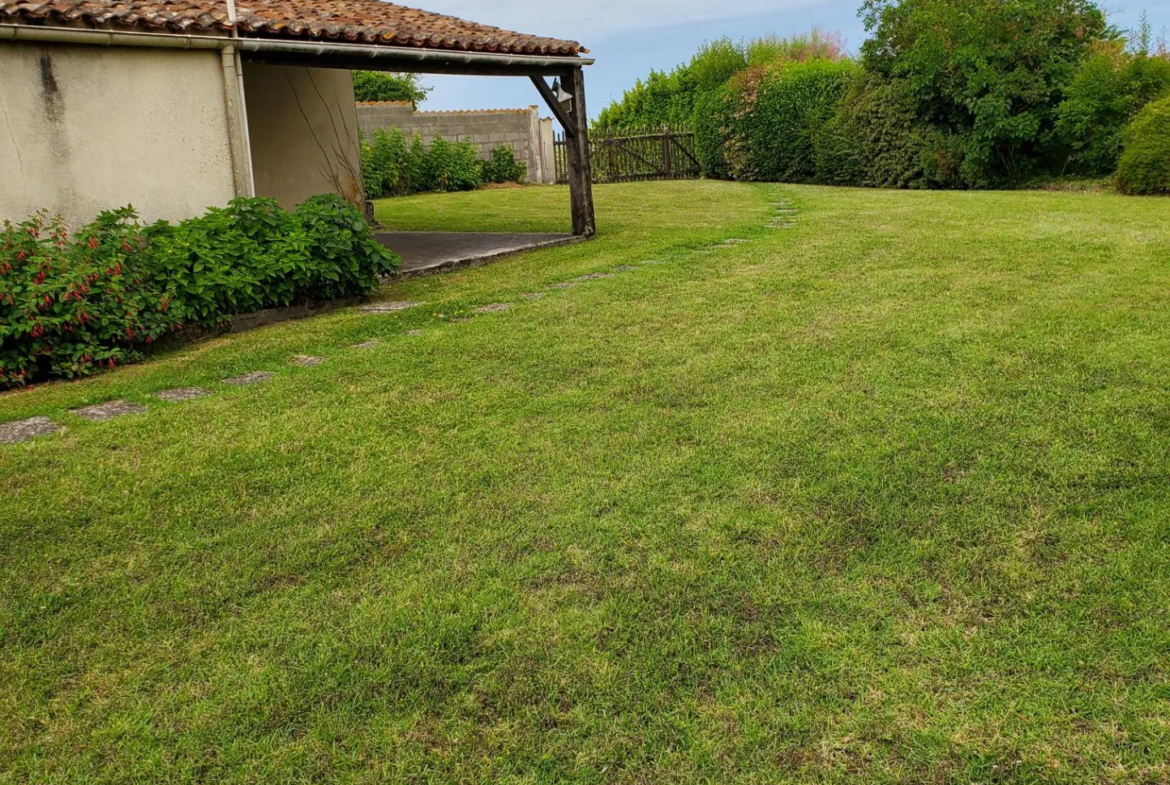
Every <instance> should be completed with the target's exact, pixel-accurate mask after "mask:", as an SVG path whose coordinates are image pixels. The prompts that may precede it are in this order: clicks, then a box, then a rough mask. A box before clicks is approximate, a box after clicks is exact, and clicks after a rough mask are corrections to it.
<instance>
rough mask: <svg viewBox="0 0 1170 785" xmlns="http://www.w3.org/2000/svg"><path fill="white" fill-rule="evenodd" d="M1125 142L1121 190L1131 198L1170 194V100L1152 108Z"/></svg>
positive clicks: (1119, 167) (1119, 176) (1134, 125)
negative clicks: (1140, 195)
mask: <svg viewBox="0 0 1170 785" xmlns="http://www.w3.org/2000/svg"><path fill="white" fill-rule="evenodd" d="M1124 140H1125V149H1124V151H1123V152H1122V153H1121V160H1120V161H1119V162H1118V165H1117V187H1118V188H1119V189H1120V190H1121V191H1123V192H1124V193H1129V194H1170V96H1167V97H1166V98H1162V99H1160V100H1158V101H1154V102H1153V103H1151V104H1148V105H1147V106H1146V108H1145V109H1143V110H1142V111H1141V112H1140V113H1139V114H1138V116H1137V117H1136V118H1134V121H1133V122H1132V123H1131V124H1130V125H1129V127H1128V128H1127V129H1126V130H1125V134H1124Z"/></svg>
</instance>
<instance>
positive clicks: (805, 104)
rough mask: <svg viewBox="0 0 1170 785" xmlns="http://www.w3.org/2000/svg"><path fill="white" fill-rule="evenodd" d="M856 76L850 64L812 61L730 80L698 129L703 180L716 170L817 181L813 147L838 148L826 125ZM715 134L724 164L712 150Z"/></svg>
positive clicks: (752, 177)
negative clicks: (705, 164)
mask: <svg viewBox="0 0 1170 785" xmlns="http://www.w3.org/2000/svg"><path fill="white" fill-rule="evenodd" d="M856 74H857V66H856V65H855V64H854V63H852V62H848V61H845V62H833V61H829V60H813V61H810V62H807V63H787V64H784V65H781V66H778V67H769V68H758V69H751V70H748V71H746V72H744V73H742V74H739V75H738V76H736V77H735V78H734V79H732V80H731V83H730V86H729V87H728V88H727V89H726V90H724V91H723V93H722V95H717V96H716V98H715V99H713V103H712V104H711V105H710V107H709V109H710V112H709V117H707V118H705V119H704V120H703V122H702V123H701V126H702V130H700V131H699V134H700V137H701V142H700V148H701V149H702V151H703V154H704V157H705V159H706V160H707V161H708V167H709V168H708V174H711V175H715V174H717V172H718V169H719V167H720V166H721V164H722V165H725V168H726V172H727V174H728V175H729V176H731V177H733V178H735V179H737V180H769V181H783V182H817V181H818V164H817V161H818V157H820V158H821V159H822V160H828V159H827V158H826V156H824V155H821V156H818V149H819V148H820V147H822V146H824V145H832V146H834V147H835V146H837V145H839V144H840V142H841V139H840V137H839V136H834V135H833V133H832V130H833V129H832V127H831V124H832V122H833V120H834V117H835V115H836V113H837V107H838V105H839V104H840V102H841V99H842V97H843V96H844V95H845V94H846V92H847V91H848V90H849V87H850V84H851V83H852V80H853V79H854V77H855V75H856ZM713 126H715V127H717V128H718V130H717V131H716V130H715V128H714V127H713ZM716 135H718V136H720V137H722V145H723V149H722V162H720V158H719V153H717V152H716V151H715V149H714V147H713V144H714V142H713V140H714V139H715V137H716ZM822 168H824V167H823V166H822Z"/></svg>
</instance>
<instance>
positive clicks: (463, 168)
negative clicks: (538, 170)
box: [361, 128, 528, 199]
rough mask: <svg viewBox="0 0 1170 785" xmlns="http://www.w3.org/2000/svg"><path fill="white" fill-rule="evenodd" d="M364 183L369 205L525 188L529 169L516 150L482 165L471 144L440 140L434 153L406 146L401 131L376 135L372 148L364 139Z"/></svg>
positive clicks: (497, 152) (500, 151)
mask: <svg viewBox="0 0 1170 785" xmlns="http://www.w3.org/2000/svg"><path fill="white" fill-rule="evenodd" d="M361 157H362V180H363V182H364V183H365V191H366V198H367V199H380V198H382V197H386V196H405V195H408V194H414V193H431V192H434V191H440V192H442V191H470V190H473V189H475V188H479V187H480V185H482V184H483V183H508V182H523V181H524V180H525V179H526V178H527V176H528V166H527V165H526V164H525V163H524V162H522V161H517V160H516V156H515V154H514V153H513V152H512V148H510V147H507V146H500V147H497V148H496V149H494V150H492V153H491V158H489V159H488V160H486V161H483V160H480V159H479V157H478V154H477V152H476V148H475V145H473V144H472V143H471V142H470V141H462V142H448V141H447V140H446V139H443V138H442V137H436V138H435V139H434V140H433V141H432V142H431V146H430V148H429V149H428V148H426V147H425V146H424V145H423V141H422V138H421V137H419V136H415V137H414V138H413V139H411V140H410V143H409V144H408V143H407V141H406V137H405V136H403V134H402V131H400V130H398V129H397V128H395V129H392V130H391V131H389V132H386V131H384V130H382V129H378V130H377V131H375V132H374V139H373V142H371V141H370V140H368V139H366V138H365V137H364V136H363V137H362V139H361Z"/></svg>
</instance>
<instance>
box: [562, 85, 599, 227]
mask: <svg viewBox="0 0 1170 785" xmlns="http://www.w3.org/2000/svg"><path fill="white" fill-rule="evenodd" d="M561 86H562V87H564V89H565V91H566V92H567V93H569V95H571V96H573V104H572V107H571V109H570V112H569V119H570V122H572V123H573V124H574V126H575V127H574V128H573V129H572V130H573V133H568V134H566V135H565V136H566V139H565V141H566V142H567V143H568V144H567V145H566V146H565V149H566V151H567V152H568V154H569V199H570V201H571V203H572V210H573V234H575V235H576V236H578V237H592V236H593V235H595V234H597V221H596V217H595V215H594V212H593V165H592V161H591V160H590V156H591V154H592V153H591V151H590V149H589V148H590V144H589V113H588V111H587V110H586V108H585V76H584V74H583V73H582V71H581V69H580V68H574V69H573V70H571V71H569V73H568V74H567V75H566V76H565V77H564V80H563V81H562V82H561ZM566 130H568V129H566Z"/></svg>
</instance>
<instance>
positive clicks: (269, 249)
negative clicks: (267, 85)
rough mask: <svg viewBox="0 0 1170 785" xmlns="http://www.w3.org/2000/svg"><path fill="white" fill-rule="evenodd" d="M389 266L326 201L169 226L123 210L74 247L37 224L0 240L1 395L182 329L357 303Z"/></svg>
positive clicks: (86, 368) (58, 226)
mask: <svg viewBox="0 0 1170 785" xmlns="http://www.w3.org/2000/svg"><path fill="white" fill-rule="evenodd" d="M395 267H396V257H395V256H394V255H393V254H392V253H391V252H389V251H388V250H386V249H385V248H383V247H382V246H381V245H379V244H378V243H377V242H376V241H375V240H374V239H373V237H372V236H371V234H370V229H369V226H368V225H367V224H366V223H365V221H364V220H363V219H362V216H361V214H360V213H359V212H358V211H357V210H356V209H355V208H354V207H352V206H351V205H349V204H348V203H347V202H345V201H344V200H343V199H341V198H340V197H338V196H335V195H326V196H314V197H312V198H311V199H309V200H307V201H306V202H305V203H303V204H302V205H300V206H299V207H298V208H297V210H296V211H295V212H293V213H289V212H286V211H284V210H282V209H281V208H280V207H279V206H278V205H277V204H276V202H274V201H273V200H271V199H236V200H233V201H232V202H231V203H230V204H229V205H228V206H227V207H226V208H222V209H220V208H215V209H211V210H209V211H208V212H207V213H206V214H205V215H203V216H200V217H198V218H192V219H190V220H187V221H182V222H180V223H179V224H177V225H171V224H167V223H163V222H160V223H156V224H154V225H152V226H149V227H145V228H144V227H142V226H141V225H140V224H139V223H138V221H137V220H136V218H135V215H134V211H133V209H132V208H129V207H126V208H122V209H119V210H112V211H108V212H104V213H102V214H101V215H100V216H98V218H97V219H96V220H95V221H94V222H93V223H91V224H89V225H88V226H85V227H83V228H82V229H81V231H80V232H78V233H77V234H76V235H73V236H71V235H70V234H69V233H68V231H67V229H66V228H65V226H64V225H63V224H62V223H61V221H60V219H57V220H53V221H49V220H46V217H45V215H44V214H43V213H41V214H38V215H36V216H34V217H33V218H30V219H28V220H26V221H23V222H22V223H20V224H12V223H11V222H6V223H5V224H4V229H3V232H2V233H0V387H4V386H12V385H19V384H24V383H27V382H31V381H40V380H45V379H52V378H69V377H75V376H83V375H86V374H89V373H92V372H93V371H94V370H96V369H98V368H101V367H111V368H112V367H115V366H117V365H120V364H123V363H126V362H129V361H132V360H134V359H136V358H137V357H138V356H139V355H140V354H141V351H142V350H143V349H144V348H145V346H146V345H148V344H151V343H153V342H155V341H157V340H159V339H160V338H163V337H165V336H167V335H169V334H171V333H173V332H177V331H179V330H182V329H184V328H185V327H190V326H212V325H216V324H220V323H222V322H224V321H226V320H227V319H228V318H229V317H230V316H232V315H233V314H237V313H243V312H246V311H251V310H257V309H260V308H267V307H273V306H284V305H290V304H293V303H296V302H301V301H306V300H328V299H334V298H338V297H347V296H355V295H360V294H366V293H368V292H370V291H372V290H374V289H375V288H376V287H377V286H378V280H379V277H380V276H383V275H387V274H389V273H391V272H393V270H394V269H395Z"/></svg>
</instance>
